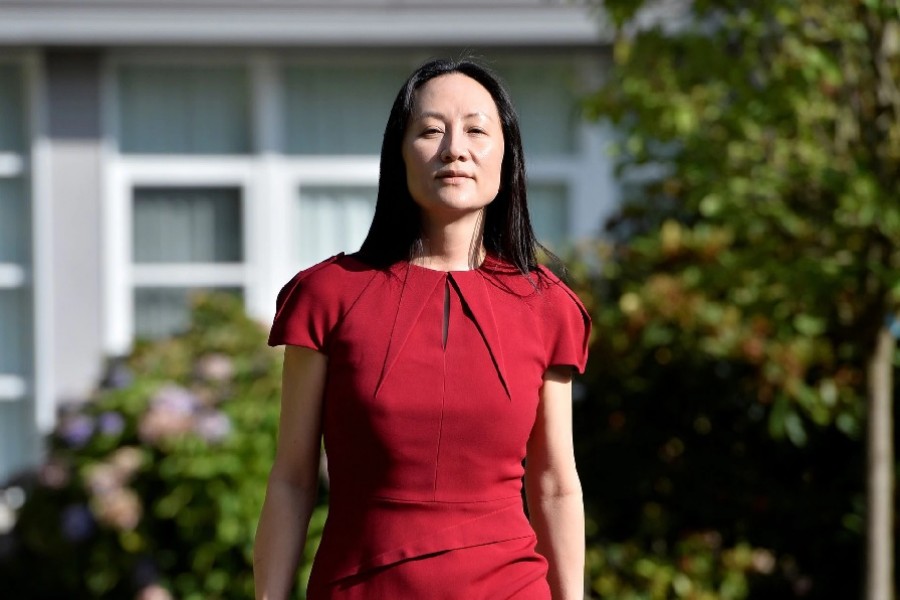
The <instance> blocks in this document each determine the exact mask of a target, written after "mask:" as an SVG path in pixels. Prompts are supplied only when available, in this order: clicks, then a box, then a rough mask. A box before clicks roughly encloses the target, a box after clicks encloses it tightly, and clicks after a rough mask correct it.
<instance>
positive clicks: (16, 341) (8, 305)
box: [0, 288, 32, 376]
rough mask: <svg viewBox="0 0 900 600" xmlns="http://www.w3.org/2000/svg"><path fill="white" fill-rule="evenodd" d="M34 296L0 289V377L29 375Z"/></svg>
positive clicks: (24, 292) (23, 292) (12, 289)
mask: <svg viewBox="0 0 900 600" xmlns="http://www.w3.org/2000/svg"><path fill="white" fill-rule="evenodd" d="M31 317H32V315H31V293H30V291H29V290H28V289H27V288H0V374H3V375H21V376H26V375H30V371H31V353H32V346H31Z"/></svg>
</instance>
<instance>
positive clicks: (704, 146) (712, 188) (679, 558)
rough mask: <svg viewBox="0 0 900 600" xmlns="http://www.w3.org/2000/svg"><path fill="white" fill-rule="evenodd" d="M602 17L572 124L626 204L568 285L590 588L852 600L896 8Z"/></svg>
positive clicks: (766, 5)
mask: <svg viewBox="0 0 900 600" xmlns="http://www.w3.org/2000/svg"><path fill="white" fill-rule="evenodd" d="M603 4H604V6H605V8H606V10H607V11H608V12H609V13H610V14H611V15H612V16H613V17H614V19H615V20H616V21H617V23H618V24H619V25H620V30H619V37H618V41H617V43H616V45H615V47H614V50H613V56H612V59H611V60H612V68H611V71H610V73H609V77H608V79H607V82H606V84H605V85H604V87H603V88H602V89H601V90H600V91H599V93H598V94H597V95H596V96H595V97H594V98H593V99H591V100H590V101H589V103H588V110H590V111H592V113H593V114H594V116H596V117H597V118H602V119H609V120H611V121H612V122H614V123H615V124H616V126H617V128H618V131H619V132H620V134H621V143H620V144H619V146H618V152H619V154H618V160H619V175H620V178H621V180H622V181H623V182H625V183H626V188H625V189H626V190H628V191H630V192H631V196H630V197H628V198H626V204H625V208H624V209H623V211H622V212H621V214H620V215H618V216H617V218H616V219H614V220H612V221H611V222H610V223H609V225H608V233H609V239H610V243H609V244H608V245H606V246H604V247H603V248H601V250H600V257H599V262H601V263H602V264H604V270H603V274H602V275H601V276H600V277H599V278H593V279H592V280H591V281H590V283H585V284H583V285H582V286H581V288H580V291H581V293H582V295H583V296H584V297H586V298H588V299H589V301H590V302H591V308H592V312H593V314H594V315H595V320H596V321H595V322H596V330H597V332H598V335H597V339H596V341H595V343H594V346H593V348H592V359H591V366H590V369H589V373H588V376H587V377H586V380H585V385H586V392H585V400H584V401H583V402H582V403H581V405H580V408H579V410H578V414H577V418H576V423H577V426H578V427H579V436H578V439H579V442H580V447H579V451H580V459H581V460H580V464H581V465H582V467H583V468H586V471H584V473H583V474H584V475H585V478H584V479H585V484H586V493H587V499H588V502H589V507H590V515H591V517H592V528H591V532H590V546H591V553H590V556H591V559H592V560H591V568H592V573H593V580H592V587H593V591H594V592H595V593H598V594H599V595H604V596H605V597H612V598H635V599H636V598H669V597H679V598H744V597H753V598H795V597H805V598H852V597H859V596H860V594H861V591H862V565H863V563H862V561H863V558H864V546H863V539H862V536H863V531H864V508H865V495H864V494H865V485H864V481H865V480H864V477H865V472H866V464H865V446H864V439H863V438H864V432H865V416H866V393H867V389H866V384H867V382H866V363H867V361H868V360H869V358H870V357H871V356H872V353H873V349H874V347H875V337H876V335H877V332H878V331H879V329H880V328H882V327H884V326H885V321H886V319H891V318H892V315H896V312H897V307H898V304H900V244H898V242H900V203H898V197H900V194H898V192H900V91H898V87H897V85H898V84H897V82H898V81H900V3H898V2H896V1H880V0H846V1H843V2H826V1H822V0H793V1H790V2H783V1H772V0H761V1H759V2H752V3H751V2H733V1H729V0H697V1H695V2H682V1H668V2H655V3H649V2H633V1H631V0H608V1H606V2H604V3H603ZM649 5H652V6H649ZM647 8H650V9H652V10H649V11H646V10H645V12H640V11H641V10H642V9H647ZM580 279H581V280H582V281H585V282H587V281H588V280H589V279H591V278H580ZM894 329H895V333H896V329H897V328H896V325H894ZM898 358H900V357H898V356H897V354H896V352H895V354H894V357H893V365H894V366H895V367H896V365H897V364H898V363H900V360H898ZM894 397H895V398H896V387H895V390H894ZM895 537H896V536H895Z"/></svg>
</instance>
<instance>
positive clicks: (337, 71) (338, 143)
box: [284, 66, 408, 154]
mask: <svg viewBox="0 0 900 600" xmlns="http://www.w3.org/2000/svg"><path fill="white" fill-rule="evenodd" d="M407 75H408V74H407V72H406V69H400V68H398V67H315V66H304V67H291V68H289V69H287V70H286V72H285V103H284V106H285V113H286V116H285V118H286V125H287V139H286V141H285V148H286V151H287V152H288V153H290V154H379V153H380V152H381V137H382V135H383V134H384V127H385V124H386V123H387V118H388V114H389V113H390V111H391V105H392V104H393V102H394V96H396V95H397V90H399V89H400V86H401V85H402V84H403V82H404V81H405V80H406V77H407Z"/></svg>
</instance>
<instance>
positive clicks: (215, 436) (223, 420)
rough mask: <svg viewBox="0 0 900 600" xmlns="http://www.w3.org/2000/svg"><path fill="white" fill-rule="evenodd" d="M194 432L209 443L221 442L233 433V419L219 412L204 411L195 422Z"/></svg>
mask: <svg viewBox="0 0 900 600" xmlns="http://www.w3.org/2000/svg"><path fill="white" fill-rule="evenodd" d="M194 432H195V433H196V434H197V435H199V436H200V437H202V438H203V439H205V440H206V441H207V442H213V443H214V442H221V441H222V440H224V439H225V438H226V437H228V434H230V433H231V419H229V418H228V415H226V414H225V413H222V412H219V411H217V410H209V411H204V412H202V413H200V414H199V415H197V417H196V419H195V420H194Z"/></svg>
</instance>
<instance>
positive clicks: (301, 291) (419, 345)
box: [269, 254, 590, 600]
mask: <svg viewBox="0 0 900 600" xmlns="http://www.w3.org/2000/svg"><path fill="white" fill-rule="evenodd" d="M532 280H533V281H532V282H529V281H528V280H527V279H526V278H525V277H524V276H522V275H521V274H519V273H518V272H516V271H515V269H513V268H512V267H511V266H510V265H509V264H507V263H505V262H501V261H499V260H497V259H493V258H491V257H488V259H487V260H486V261H485V262H484V264H482V265H481V267H479V268H478V269H475V270H472V271H451V272H449V273H445V272H442V271H434V270H430V269H426V268H423V267H418V266H415V265H411V264H410V263H408V262H405V261H404V262H400V263H397V264H395V265H393V266H392V267H390V268H388V269H381V270H379V269H374V268H372V267H370V266H368V265H366V264H365V263H363V262H361V261H360V260H359V259H357V258H355V257H353V256H345V255H343V254H340V255H337V256H335V257H332V258H330V259H328V260H326V261H324V262H322V263H319V264H318V265H315V266H313V267H310V268H309V269H306V270H304V271H301V272H300V273H298V274H297V275H296V276H295V277H294V278H293V279H292V280H291V281H290V282H288V283H287V285H285V286H284V288H283V289H282V290H281V292H280V293H279V295H278V302H277V313H276V316H275V322H274V324H273V326H272V330H271V333H270V337H269V344H270V345H278V344H292V345H297V346H306V347H309V348H313V349H316V350H318V351H320V352H323V353H325V354H326V355H327V356H328V372H327V376H326V383H325V393H324V406H323V422H322V428H323V435H324V444H325V451H326V454H327V456H328V472H329V481H330V489H329V515H328V520H327V522H326V524H325V530H324V533H323V535H322V541H321V545H320V546H319V550H318V552H317V554H316V557H315V561H314V563H313V569H312V574H311V576H310V581H309V587H308V590H307V597H308V598H309V599H310V600H324V599H329V600H337V599H340V600H372V599H382V598H384V599H395V598H396V599H415V600H419V599H427V600H442V599H446V600H462V599H464V600H503V599H512V598H515V599H517V600H549V598H550V591H549V588H548V585H547V580H546V573H547V564H546V561H545V559H544V558H543V557H542V556H541V555H539V554H537V553H536V552H535V551H534V545H535V536H534V531H533V530H532V528H531V526H530V524H529V522H528V520H527V517H526V516H525V513H524V509H523V504H522V496H521V482H522V475H523V472H524V470H523V466H522V461H523V459H524V458H525V445H526V442H527V440H528V437H529V434H530V432H531V429H532V426H533V425H534V420H535V414H536V410H537V405H538V395H539V394H538V391H539V388H540V386H541V382H542V377H543V374H544V372H545V371H546V370H547V368H548V367H550V366H552V365H572V366H574V367H575V368H577V369H578V370H579V371H582V370H583V369H584V365H585V360H586V356H587V340H588V333H589V329H590V320H589V317H588V314H587V312H586V311H585V309H584V307H583V305H582V304H581V302H580V301H579V300H578V298H577V297H576V296H575V294H574V293H573V292H572V291H571V290H569V288H567V287H566V286H565V285H564V284H563V283H562V282H560V281H559V279H557V278H556V277H555V276H554V275H553V274H552V273H550V272H549V271H548V270H546V269H544V268H543V267H541V268H540V269H539V270H538V271H537V272H535V273H534V274H533V276H532ZM448 291H449V299H450V302H449V320H448V326H447V333H446V341H445V339H444V313H445V298H446V297H447V294H448Z"/></svg>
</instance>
